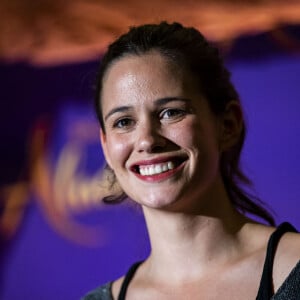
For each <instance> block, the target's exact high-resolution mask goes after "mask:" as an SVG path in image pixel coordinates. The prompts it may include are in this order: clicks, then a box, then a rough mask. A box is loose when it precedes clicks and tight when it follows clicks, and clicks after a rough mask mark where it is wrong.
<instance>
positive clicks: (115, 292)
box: [111, 275, 125, 299]
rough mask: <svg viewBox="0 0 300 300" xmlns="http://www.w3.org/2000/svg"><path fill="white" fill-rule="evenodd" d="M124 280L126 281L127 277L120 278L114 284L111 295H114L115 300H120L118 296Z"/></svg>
mask: <svg viewBox="0 0 300 300" xmlns="http://www.w3.org/2000/svg"><path fill="white" fill-rule="evenodd" d="M124 279H125V275H124V276H122V277H120V278H119V279H117V280H115V281H114V282H113V283H112V286H111V293H112V296H113V299H118V296H119V293H120V290H121V286H122V283H123V281H124Z"/></svg>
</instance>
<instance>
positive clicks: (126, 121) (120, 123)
mask: <svg viewBox="0 0 300 300" xmlns="http://www.w3.org/2000/svg"><path fill="white" fill-rule="evenodd" d="M132 123H133V120H132V119H130V118H121V119H118V120H116V121H115V122H114V123H113V128H124V127H128V126H130V125H132Z"/></svg>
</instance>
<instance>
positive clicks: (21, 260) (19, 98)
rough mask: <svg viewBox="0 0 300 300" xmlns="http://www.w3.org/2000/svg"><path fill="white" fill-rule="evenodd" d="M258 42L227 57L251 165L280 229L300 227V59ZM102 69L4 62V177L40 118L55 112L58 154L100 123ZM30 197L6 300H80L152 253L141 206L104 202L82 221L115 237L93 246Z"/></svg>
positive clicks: (95, 157)
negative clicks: (73, 237) (56, 223)
mask: <svg viewBox="0 0 300 300" xmlns="http://www.w3.org/2000/svg"><path fill="white" fill-rule="evenodd" d="M250 42H251V43H250V44H249V40H245V41H240V44H238V45H237V46H236V48H235V50H234V51H233V53H232V55H231V56H230V57H228V59H227V61H226V63H227V65H228V68H229V69H230V70H231V71H232V76H233V81H234V83H235V85H236V87H237V89H238V91H239V93H240V96H241V99H242V103H243V105H244V110H245V115H246V119H247V123H248V134H247V138H246V143H245V147H244V152H243V158H242V161H243V166H244V169H245V170H246V173H247V174H248V175H249V176H250V178H251V179H252V180H253V182H254V184H255V191H256V193H257V195H258V196H259V197H261V198H262V199H263V200H264V201H265V202H266V203H268V204H269V205H270V206H271V207H272V208H273V210H274V212H275V213H276V220H277V223H280V222H282V221H283V220H288V221H290V222H292V223H293V224H294V225H295V226H296V227H298V229H299V228H300V218H299V210H300V204H299V199H300V187H299V186H300V185H299V179H300V175H299V171H300V162H299V146H300V139H299V137H300V122H299V112H300V101H299V100H300V99H299V98H300V97H299V85H300V57H299V55H289V54H288V53H281V52H280V51H276V49H275V50H274V49H273V48H270V47H269V46H268V45H267V46H268V47H267V46H266V45H265V44H264V43H261V41H260V40H259V39H256V40H253V39H250ZM245 49H246V50H245ZM96 69H97V63H96V62H90V63H85V64H80V65H69V66H63V67H57V68H43V69H39V68H32V67H29V66H27V65H26V64H17V65H5V64H2V65H1V68H0V70H1V73H0V75H1V80H2V82H4V85H3V88H2V89H4V92H3V91H2V92H3V94H2V95H3V96H2V99H1V101H2V102H4V104H5V107H6V110H2V111H1V112H0V114H1V124H2V126H1V128H3V129H2V130H1V140H2V141H4V142H2V145H1V146H2V148H1V151H2V152H1V157H2V161H1V165H2V167H1V168H2V170H5V171H3V172H1V174H2V181H7V182H12V181H13V180H14V179H15V178H16V177H17V174H18V170H19V169H18V166H19V165H22V163H24V160H25V157H26V155H25V150H24V144H25V141H26V138H27V135H28V134H27V132H28V130H29V129H30V127H31V125H32V123H33V120H35V119H36V118H37V117H38V116H40V115H43V114H46V115H47V116H49V117H50V118H51V119H52V120H54V121H55V122H54V123H55V126H54V128H55V130H54V131H53V134H52V137H51V144H50V151H52V155H53V156H54V157H55V155H56V153H57V151H59V149H60V147H62V145H63V143H64V132H65V128H66V127H67V126H68V124H69V123H68V122H72V120H74V119H80V118H86V117H87V116H88V117H89V118H93V116H92V113H91V109H90V106H91V105H90V101H91V98H92V92H91V90H92V89H91V87H92V84H93V79H94V75H95V72H96ZM20 145H23V146H20ZM99 147H100V146H99ZM93 149H94V150H92V151H93V154H92V155H91V156H90V157H89V162H88V164H89V163H91V162H92V164H93V165H99V166H100V165H102V164H103V158H102V156H101V151H100V149H99V148H98V146H96V147H95V148H93ZM96 149H97V150H96ZM4 158H5V159H4ZM91 172H93V170H92V171H91ZM30 200H31V201H30V202H29V205H28V207H27V208H26V213H25V217H24V220H23V223H22V226H21V228H20V229H19V231H18V233H17V235H16V236H15V238H14V239H13V240H12V241H11V242H10V243H9V244H7V245H6V248H5V250H6V252H5V253H4V254H3V255H5V256H4V260H3V261H4V263H3V266H1V267H2V269H1V274H0V275H1V276H2V277H1V285H0V287H1V291H0V299H3V300H19V299H44V300H48V299H49V300H50V299H51V300H52V299H64V300H68V299H70V300H71V299H79V298H80V296H82V295H83V294H85V293H86V292H87V291H88V290H90V289H92V288H94V287H96V286H98V285H100V284H102V283H104V282H106V281H108V280H112V279H114V278H116V277H118V276H120V275H122V274H123V273H124V272H126V270H127V268H128V267H129V265H130V264H131V263H133V262H134V261H137V260H140V259H142V258H144V257H145V256H146V255H147V253H148V252H149V244H148V239H147V234H146V230H145V224H144V221H143V217H142V215H141V213H140V211H139V209H138V208H136V207H132V206H127V205H124V204H122V205H118V206H103V205H101V206H100V207H99V208H98V209H95V210H93V211H89V212H86V213H82V214H80V215H77V216H75V218H77V219H78V220H79V221H80V222H83V223H89V224H91V223H92V224H95V225H96V226H101V228H102V229H104V231H105V232H106V236H107V243H106V244H105V245H104V246H102V247H98V248H90V247H84V246H81V245H78V244H76V243H74V242H71V241H69V240H68V239H66V238H65V237H63V236H62V235H60V234H59V233H58V232H56V231H55V230H54V229H53V226H51V224H50V223H49V222H47V220H46V219H45V217H44V214H43V212H42V211H41V208H40V206H39V205H38V201H36V200H37V199H35V198H34V196H31V199H30ZM100 234H101V232H100V231H99V235H100ZM2 252H3V251H2Z"/></svg>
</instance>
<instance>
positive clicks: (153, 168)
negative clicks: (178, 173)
mask: <svg viewBox="0 0 300 300" xmlns="http://www.w3.org/2000/svg"><path fill="white" fill-rule="evenodd" d="M174 168H175V165H174V163H173V162H171V161H169V162H167V163H162V164H155V165H148V166H140V167H139V171H140V174H141V175H143V176H148V175H155V174H160V173H163V172H166V171H168V170H172V169H174Z"/></svg>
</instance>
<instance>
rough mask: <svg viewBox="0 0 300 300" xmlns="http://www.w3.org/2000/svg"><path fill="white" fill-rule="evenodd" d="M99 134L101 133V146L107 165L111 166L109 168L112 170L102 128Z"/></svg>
mask: <svg viewBox="0 0 300 300" xmlns="http://www.w3.org/2000/svg"><path fill="white" fill-rule="evenodd" d="M99 133H100V142H101V146H102V150H103V154H104V157H105V160H106V162H107V164H108V165H109V167H110V168H111V169H112V167H111V162H110V158H109V155H108V151H107V141H106V135H105V132H104V131H103V129H102V128H100V132H99Z"/></svg>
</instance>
